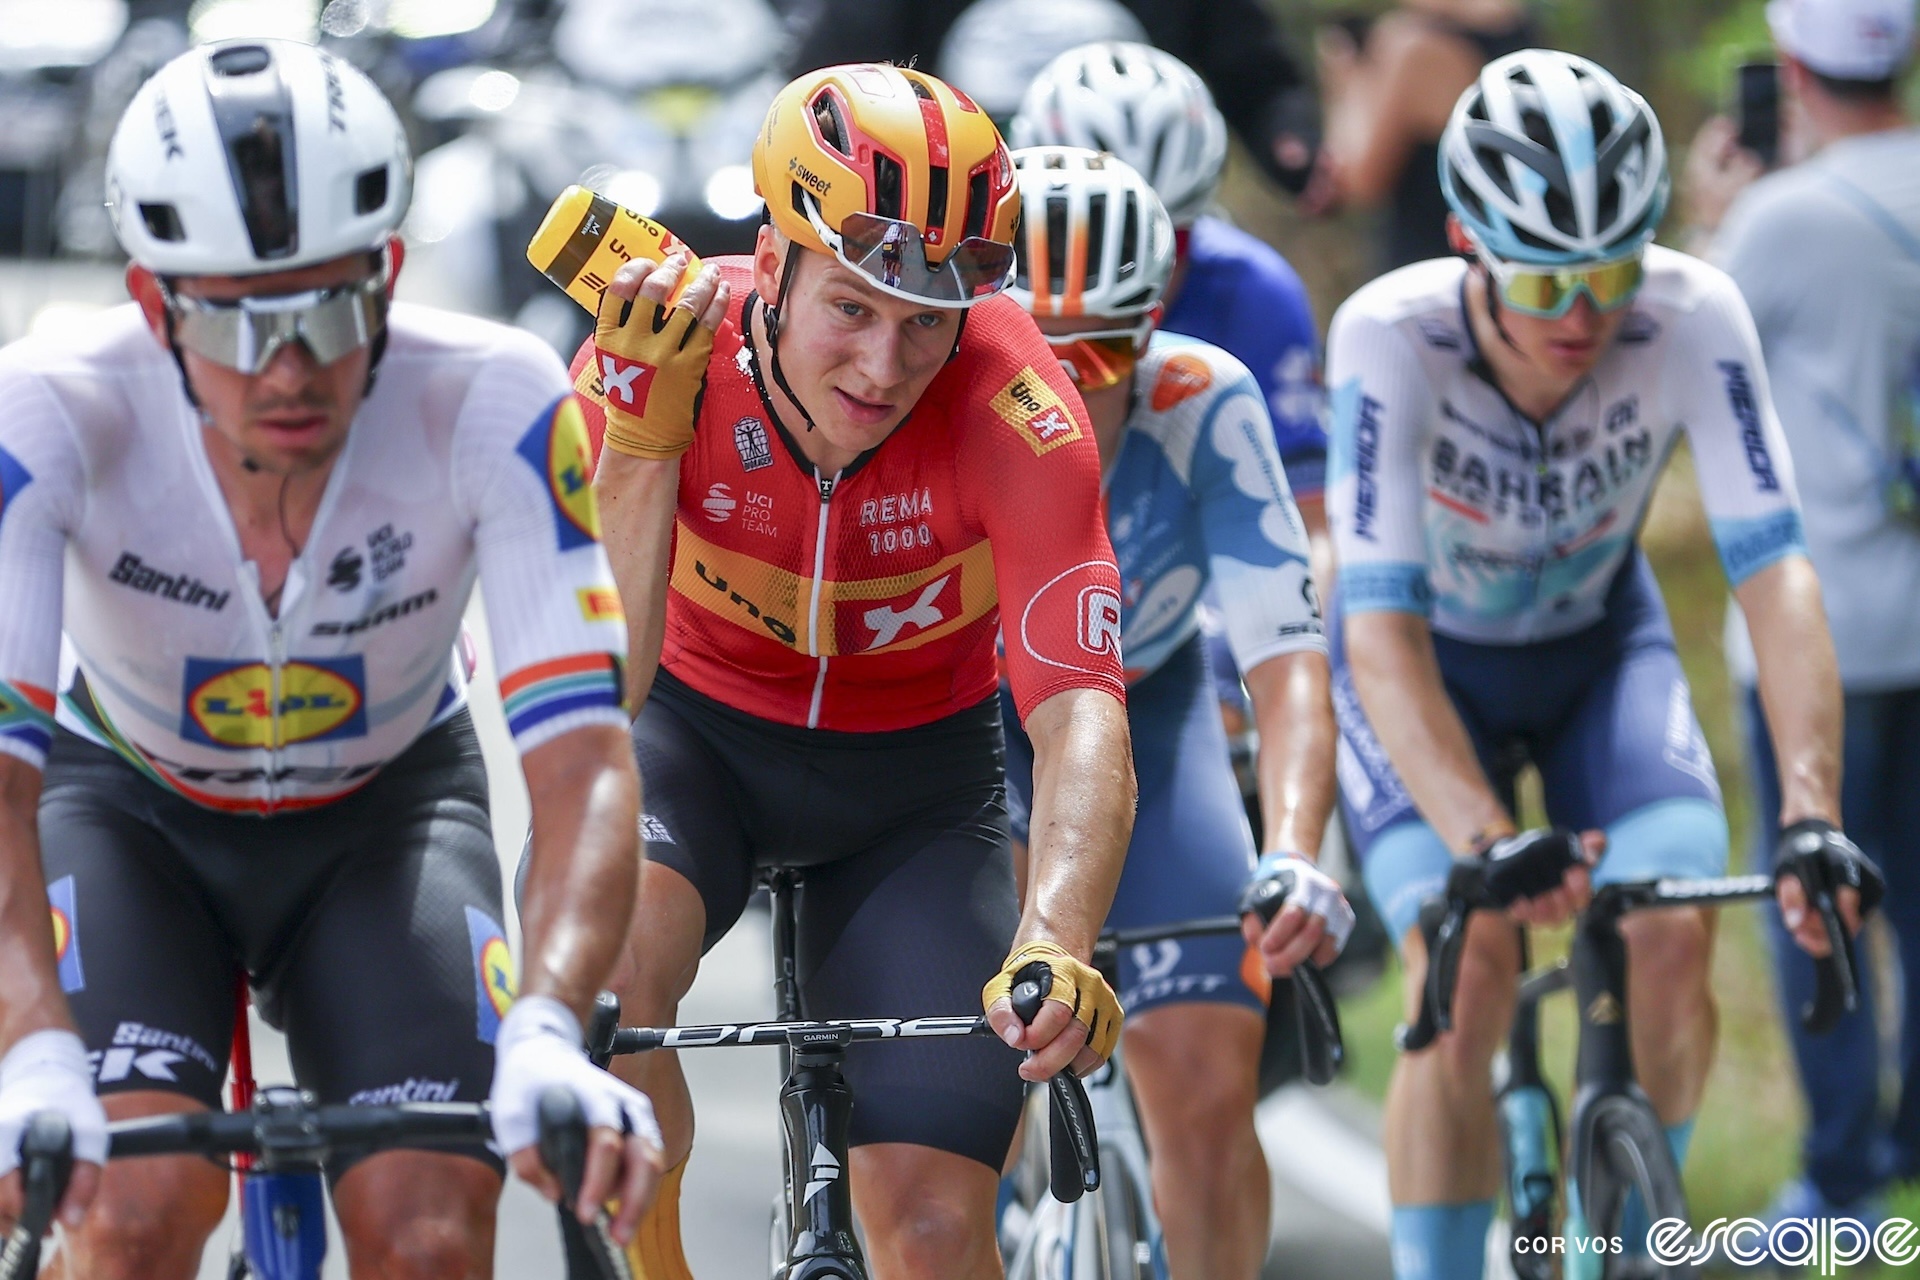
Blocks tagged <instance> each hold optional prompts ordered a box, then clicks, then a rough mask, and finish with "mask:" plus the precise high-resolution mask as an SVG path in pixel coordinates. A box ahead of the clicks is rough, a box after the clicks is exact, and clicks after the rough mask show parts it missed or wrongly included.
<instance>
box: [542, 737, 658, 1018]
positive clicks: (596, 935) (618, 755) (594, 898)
mask: <svg viewBox="0 0 1920 1280" xmlns="http://www.w3.org/2000/svg"><path fill="white" fill-rule="evenodd" d="M521 766H522V768H523V769H525V771H526V775H527V791H528V794H529V796H530V798H531V800H532V808H533V858H532V862H531V864H530V865H529V866H528V868H527V881H526V888H525V889H524V891H523V892H522V894H521V898H520V925H521V931H522V935H523V938H524V944H523V945H522V947H521V953H522V956H523V959H522V962H521V967H522V969H523V970H524V972H523V973H522V974H521V977H520V992H521V994H522V995H544V996H552V997H553V998H554V999H556V1000H559V1001H560V1002H561V1003H563V1004H565V1005H567V1006H568V1007H569V1008H571V1009H572V1010H573V1011H574V1012H575V1013H576V1014H578V1015H579V1017H580V1019H581V1023H582V1025H585V1023H586V1019H587V1016H588V1013H589V1012H590V1010H591V1009H592V1006H593V999H594V996H595V995H597V994H598V993H599V991H600V989H601V988H602V987H603V986H605V985H606V980H607V975H608V973H609V972H611V970H612V969H613V964H614V960H615V959H616V957H617V955H618V953H619V948H620V944H621V942H622V941H623V940H624V939H625V937H626V933H627V922H628V918H629V917H630V916H631V915H632V914H633V897H634V890H635V887H636V885H637V884H638V883H639V878H640V858H641V845H640V779H639V776H638V775H637V774H636V773H635V772H634V767H633V748H632V746H631V745H630V744H629V742H628V739H627V735H626V734H625V733H622V732H621V731H620V730H619V729H617V728H614V727H613V726H612V725H586V726H583V727H581V728H578V729H575V730H573V731H571V732H569V733H564V734H561V735H560V736H559V737H558V738H555V739H554V740H553V741H551V742H545V743H542V744H541V745H540V746H537V747H535V748H534V749H533V750H532V751H529V752H528V753H527V754H526V756H525V757H524V758H523V759H522V761H521Z"/></svg>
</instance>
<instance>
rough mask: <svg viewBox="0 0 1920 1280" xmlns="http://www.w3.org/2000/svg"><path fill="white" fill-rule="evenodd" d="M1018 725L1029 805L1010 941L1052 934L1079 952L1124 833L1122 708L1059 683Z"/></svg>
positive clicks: (1103, 913) (1085, 953) (1127, 753)
mask: <svg viewBox="0 0 1920 1280" xmlns="http://www.w3.org/2000/svg"><path fill="white" fill-rule="evenodd" d="M1026 730H1027V737H1028V738H1029V739H1030V740H1031V741H1032V742H1033V813H1032V824H1031V831H1030V834H1029V836H1028V859H1027V897H1026V902H1025V904H1024V909H1023V910H1022V911H1021V914H1020V931H1019V933H1018V934H1017V935H1016V936H1015V939H1014V941H1015V945H1019V944H1022V943H1026V942H1033V941H1044V942H1052V943H1054V944H1056V945H1057V946H1060V947H1064V948H1065V949H1066V950H1068V951H1070V952H1072V953H1073V954H1074V955H1076V956H1078V957H1079V958H1080V959H1082V960H1087V959H1089V958H1091V956H1092V955H1093V943H1094V940H1095V939H1096V938H1097V937H1098V936H1099V934H1100V926H1101V925H1102V924H1103V923H1104V922H1105V921H1106V918H1107V910H1108V908H1110V907H1111V906H1112V905H1113V891H1114V889H1115V888H1116V887H1117V886H1118V885H1119V883H1120V868H1121V867H1122V866H1123V865H1124V864H1125V862H1126V857H1127V841H1128V840H1129V839H1130V838H1131V837H1132V835H1133V803H1134V779H1133V746H1132V739H1131V737H1130V735H1129V733H1128V730H1127V711H1126V708H1125V707H1124V706H1122V705H1121V704H1120V701H1119V699H1117V698H1115V697H1113V696H1112V695H1111V694H1107V693H1102V692H1100V691H1099V690H1097V689H1069V690H1067V691H1066V692H1064V693H1057V694H1055V695H1054V696H1053V697H1051V698H1048V699H1047V700H1046V701H1045V702H1042V703H1041V704H1040V705H1039V706H1038V707H1035V708H1034V710H1033V714H1032V715H1030V716H1028V717H1027V724H1026Z"/></svg>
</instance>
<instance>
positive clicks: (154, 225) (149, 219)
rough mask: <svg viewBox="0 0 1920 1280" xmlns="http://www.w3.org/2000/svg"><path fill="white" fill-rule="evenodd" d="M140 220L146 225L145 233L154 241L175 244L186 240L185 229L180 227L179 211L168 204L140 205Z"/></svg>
mask: <svg viewBox="0 0 1920 1280" xmlns="http://www.w3.org/2000/svg"><path fill="white" fill-rule="evenodd" d="M140 220H141V221H142V222H144V223H146V224H147V233H148V234H149V235H151V236H152V237H153V238H154V239H155V240H168V241H173V242H176V243H177V242H179V241H182V240H185V239H186V238H187V229H186V228H185V227H183V226H181V225H180V211H179V210H178V209H175V208H174V207H173V206H172V205H170V204H143V205H141V206H140Z"/></svg>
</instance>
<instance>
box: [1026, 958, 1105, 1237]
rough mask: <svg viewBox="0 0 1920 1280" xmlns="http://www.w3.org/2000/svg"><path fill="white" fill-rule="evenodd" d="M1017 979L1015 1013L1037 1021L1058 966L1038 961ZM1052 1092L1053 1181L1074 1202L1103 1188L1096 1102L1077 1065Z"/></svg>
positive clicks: (1057, 1079) (1053, 1081) (1060, 1196)
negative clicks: (1088, 1095)
mask: <svg viewBox="0 0 1920 1280" xmlns="http://www.w3.org/2000/svg"><path fill="white" fill-rule="evenodd" d="M1014 978H1015V982H1014V986H1013V991H1012V993H1011V995H1012V998H1013V1012H1014V1016H1015V1017H1017V1018H1019V1019H1020V1021H1021V1022H1024V1023H1029V1024H1031V1023H1032V1022H1033V1020H1034V1019H1035V1018H1037V1017H1039V1016H1040V1006H1041V1005H1043V1004H1045V1003H1046V999H1047V996H1048V994H1049V993H1050V992H1051V991H1052V990H1053V970H1052V969H1050V968H1048V967H1047V963H1046V961H1044V960H1035V961H1034V962H1033V963H1032V964H1029V965H1025V966H1023V967H1022V968H1021V970H1020V972H1018V973H1016V974H1015V975H1014ZM1047 1095H1048V1097H1049V1098H1050V1099H1051V1100H1052V1103H1053V1105H1052V1107H1051V1108H1049V1110H1048V1113H1047V1114H1048V1124H1047V1143H1048V1149H1047V1169H1048V1182H1049V1183H1050V1184H1051V1186H1052V1188H1053V1198H1054V1199H1055V1200H1058V1201H1060V1202H1061V1203H1062V1204H1072V1203H1073V1202H1074V1201H1075V1200H1078V1199H1079V1198H1080V1197H1081V1196H1082V1195H1085V1194H1086V1193H1087V1192H1089V1191H1098V1190H1099V1189H1100V1136H1099V1134H1097V1133H1096V1132H1095V1131H1094V1127H1093V1103H1092V1101H1091V1100H1090V1099H1088V1097H1087V1086H1086V1085H1084V1084H1082V1083H1081V1082H1080V1077H1079V1076H1077V1075H1075V1074H1073V1068H1072V1067H1068V1068H1066V1069H1065V1070H1062V1071H1056V1072H1055V1073H1054V1074H1053V1076H1052V1078H1050V1079H1049V1080H1048V1081H1047Z"/></svg>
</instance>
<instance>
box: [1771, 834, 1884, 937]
mask: <svg viewBox="0 0 1920 1280" xmlns="http://www.w3.org/2000/svg"><path fill="white" fill-rule="evenodd" d="M1773 879H1774V891H1775V892H1776V893H1777V894H1778V895H1779V899H1780V912H1781V915H1782V917H1783V918H1784V919H1785V921H1786V925H1787V931H1788V932H1790V933H1791V934H1793V940H1794V941H1795V942H1797V943H1799V944H1800V946H1801V947H1802V948H1803V949H1804V950H1805V951H1806V952H1807V953H1808V954H1809V955H1813V956H1825V955H1828V954H1829V953H1831V952H1832V950H1833V940H1832V939H1830V938H1828V937H1827V930H1826V927H1825V926H1824V925H1823V924H1822V923H1821V921H1820V914H1819V912H1817V911H1814V910H1812V909H1811V904H1810V901H1809V899H1808V895H1807V884H1808V883H1809V882H1810V883H1812V884H1814V885H1816V886H1818V887H1820V888H1823V889H1825V890H1826V891H1827V892H1828V893H1831V894H1832V895H1833V899H1834V905H1835V906H1836V907H1838V908H1839V911H1840V919H1841V923H1843V924H1844V925H1845V926H1846V928H1847V932H1849V933H1858V932H1859V931H1860V925H1861V922H1862V921H1864V920H1865V919H1866V918H1867V917H1868V916H1869V915H1871V914H1872V913H1873V910H1874V908H1875V907H1877V906H1879V905H1880V899H1881V898H1883V897H1885V896H1886V891H1887V882H1886V879H1885V878H1884V877H1883V876H1882V875H1881V874H1880V868H1879V867H1876V866H1875V865H1874V864H1873V859H1871V858H1869V857H1867V855H1866V854H1864V853H1862V852H1860V846H1858V845H1856V844H1855V843H1854V842H1853V841H1851V840H1849V839H1847V837H1846V836H1845V835H1844V834H1842V832H1841V831H1840V829H1839V828H1838V827H1836V826H1834V825H1833V824H1832V823H1831V822H1827V821H1825V820H1824V819H1821V818H1803V819H1801V820H1800V821H1799V822H1796V823H1794V824H1793V825H1791V826H1789V827H1788V828H1787V829H1786V830H1784V831H1782V832H1781V833H1780V843H1779V845H1778V846H1776V848H1775V851H1774V862H1773Z"/></svg>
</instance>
